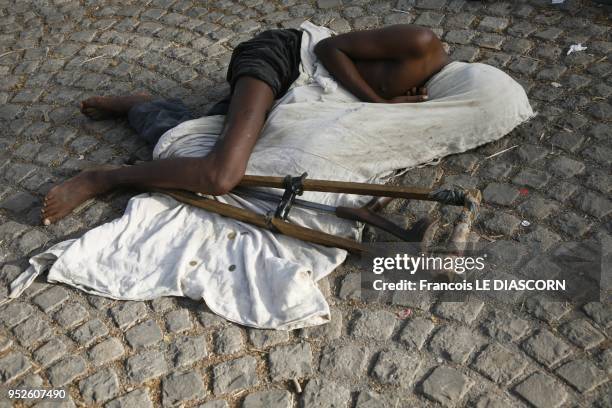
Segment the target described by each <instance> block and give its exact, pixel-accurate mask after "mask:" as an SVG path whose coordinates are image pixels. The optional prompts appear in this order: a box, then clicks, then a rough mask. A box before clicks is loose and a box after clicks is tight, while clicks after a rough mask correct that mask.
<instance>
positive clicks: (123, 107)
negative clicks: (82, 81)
mask: <svg viewBox="0 0 612 408" xmlns="http://www.w3.org/2000/svg"><path fill="white" fill-rule="evenodd" d="M152 99H153V97H152V96H151V95H149V94H147V93H139V94H134V95H127V96H92V97H91V98H88V99H85V100H84V101H83V102H81V113H82V114H83V115H85V116H87V117H88V118H90V119H93V120H104V119H110V118H115V117H121V116H126V115H127V114H128V112H129V111H130V109H131V108H132V107H133V106H136V105H138V104H141V103H143V102H148V101H150V100H152Z"/></svg>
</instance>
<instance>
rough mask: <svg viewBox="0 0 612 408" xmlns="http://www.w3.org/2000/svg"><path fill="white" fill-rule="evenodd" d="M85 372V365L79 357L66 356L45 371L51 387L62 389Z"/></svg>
mask: <svg viewBox="0 0 612 408" xmlns="http://www.w3.org/2000/svg"><path fill="white" fill-rule="evenodd" d="M86 372H87V364H86V363H85V360H84V359H83V357H81V356H79V355H68V356H67V357H65V358H64V359H62V360H60V361H58V362H57V363H55V364H54V365H52V366H51V367H50V368H48V369H47V377H48V378H49V382H50V383H51V385H52V386H53V387H62V386H64V385H66V384H68V383H70V382H72V380H74V379H75V378H77V377H79V376H81V375H83V374H85V373H86Z"/></svg>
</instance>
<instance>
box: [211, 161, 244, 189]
mask: <svg viewBox="0 0 612 408" xmlns="http://www.w3.org/2000/svg"><path fill="white" fill-rule="evenodd" d="M210 164H211V163H207V165H206V168H204V169H202V171H201V173H200V174H201V175H202V177H203V179H204V180H202V182H201V184H202V185H203V186H202V187H204V190H205V192H206V193H208V194H212V195H223V194H227V193H229V192H230V191H232V189H233V188H234V187H236V186H237V185H238V183H240V180H242V177H243V176H244V173H245V169H244V168H242V167H241V166H234V165H231V164H227V162H226V163H220V164H215V163H212V165H210Z"/></svg>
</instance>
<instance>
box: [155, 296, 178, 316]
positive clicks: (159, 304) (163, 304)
mask: <svg viewBox="0 0 612 408" xmlns="http://www.w3.org/2000/svg"><path fill="white" fill-rule="evenodd" d="M173 307H174V301H173V300H172V298H170V297H161V298H157V299H153V300H151V308H152V309H153V310H154V311H155V312H157V313H165V312H167V311H168V310H170V309H172V308H173Z"/></svg>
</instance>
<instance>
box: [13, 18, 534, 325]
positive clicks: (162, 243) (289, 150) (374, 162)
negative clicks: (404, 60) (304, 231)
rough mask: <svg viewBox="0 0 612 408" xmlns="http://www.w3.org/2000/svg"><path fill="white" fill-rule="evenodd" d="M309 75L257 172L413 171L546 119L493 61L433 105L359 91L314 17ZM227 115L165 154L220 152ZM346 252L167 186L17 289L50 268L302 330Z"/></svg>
mask: <svg viewBox="0 0 612 408" xmlns="http://www.w3.org/2000/svg"><path fill="white" fill-rule="evenodd" d="M302 29H303V30H304V35H303V37H302V49H301V58H302V64H301V70H300V71H301V75H300V77H299V78H298V80H297V81H296V82H295V84H294V85H293V86H292V88H291V89H290V91H289V92H288V93H287V94H286V95H285V96H284V97H283V98H282V99H281V100H279V101H278V102H277V103H276V105H275V107H274V109H273V110H272V111H271V113H270V115H269V117H268V119H267V121H266V123H265V126H264V129H263V131H262V133H261V136H260V139H259V140H258V142H257V144H256V146H255V149H254V151H253V154H252V155H251V158H250V160H249V163H248V169H247V174H258V175H276V176H284V175H287V174H291V175H300V174H301V173H303V172H308V174H309V177H311V178H318V179H332V180H350V181H359V182H382V181H384V179H385V178H386V177H387V176H389V175H390V174H391V173H392V172H393V171H394V170H397V169H401V168H411V167H414V166H417V165H419V164H422V163H425V162H429V161H431V160H433V159H436V158H440V157H443V156H446V155H449V154H454V153H460V152H464V151H466V150H469V149H472V148H474V147H477V146H479V145H482V144H485V143H488V142H491V141H494V140H496V139H499V138H501V137H502V136H504V135H505V134H507V133H508V132H510V131H511V130H512V129H513V128H514V127H515V126H517V125H518V124H520V123H522V122H523V121H525V120H527V119H529V118H530V117H532V116H533V115H534V113H533V111H532V109H531V107H530V105H529V101H528V99H527V96H526V94H525V92H524V90H523V89H522V88H521V86H520V85H519V84H518V83H517V82H515V81H514V80H513V79H512V78H510V77H509V76H508V75H506V74H505V73H503V72H502V71H500V70H498V69H496V68H494V67H491V66H488V65H484V64H468V63H463V62H452V63H450V64H449V65H447V66H446V67H444V68H443V69H442V71H440V72H439V73H438V74H436V75H435V76H433V77H432V78H431V79H430V80H429V81H428V83H427V84H426V86H427V89H428V92H429V101H427V102H422V103H414V104H372V103H364V102H360V101H358V100H357V99H356V98H355V97H354V96H353V95H351V94H350V93H349V92H348V91H346V90H345V89H344V88H342V87H341V86H339V85H338V84H337V83H336V82H334V80H333V79H332V78H331V77H330V76H329V74H328V72H327V71H326V70H325V68H324V67H323V66H322V65H321V64H320V63H319V62H318V61H317V59H316V57H315V55H314V53H313V48H314V45H315V44H316V43H317V42H318V41H320V40H321V39H323V38H325V37H328V36H329V35H331V34H332V33H331V31H329V30H328V29H326V28H323V27H318V26H315V25H313V24H311V23H308V22H306V23H304V24H303V25H302ZM223 120H224V117H223V116H210V117H203V118H199V119H195V120H190V121H188V122H184V123H182V124H180V125H179V126H177V127H175V128H173V129H171V130H169V131H168V132H166V133H165V134H164V135H163V136H162V138H161V139H160V141H159V143H158V144H157V146H156V147H155V150H154V158H155V159H161V158H167V157H187V156H192V157H194V156H195V157H200V156H204V155H206V153H207V152H208V151H210V149H211V148H212V146H213V145H214V143H215V141H216V139H217V138H218V137H219V134H220V133H221V129H222V125H223ZM301 198H304V199H306V200H311V201H317V202H320V203H324V204H329V205H333V206H337V205H353V206H356V205H361V204H363V203H365V202H366V201H367V200H368V199H369V197H358V196H351V195H342V194H331V193H317V192H306V193H305V194H304V196H303V197H301ZM216 199H218V200H221V201H224V202H227V203H230V204H233V205H238V206H240V207H243V208H248V209H251V210H254V211H257V212H259V213H266V212H268V211H270V210H273V209H274V206H275V205H274V204H272V203H268V202H264V201H260V200H256V199H248V200H247V199H243V198H241V197H238V196H236V195H233V194H228V195H226V196H221V197H217V198H216ZM289 219H290V221H291V222H294V223H297V224H300V225H304V226H307V227H310V228H316V229H320V230H323V231H325V232H328V233H332V234H336V235H341V236H345V237H349V238H353V239H359V238H360V236H361V229H360V226H359V225H358V224H357V223H353V222H348V221H345V220H341V219H338V218H336V217H334V216H332V215H326V214H319V213H316V212H313V211H310V210H305V209H301V208H296V207H294V208H293V209H292V210H291V213H290V218H289ZM345 257H346V252H345V251H344V250H341V249H336V248H327V247H323V246H320V245H314V244H310V243H307V242H303V241H300V240H297V239H294V238H290V237H287V236H283V235H279V234H276V233H272V232H270V231H266V230H262V229H259V228H256V227H253V226H251V225H248V224H245V223H242V222H238V221H235V220H233V219H230V218H225V217H222V216H219V215H216V214H212V213H209V212H206V211H203V210H201V209H198V208H194V207H191V206H188V205H184V204H180V203H178V202H176V201H175V200H173V199H171V198H169V197H167V196H163V195H158V194H141V195H138V196H136V197H134V198H132V199H131V200H130V202H129V203H128V206H127V209H126V211H125V214H124V215H123V216H122V217H121V218H118V219H116V220H114V221H111V222H109V223H106V224H104V225H101V226H99V227H97V228H95V229H93V230H91V231H89V232H87V233H86V234H85V235H83V236H82V237H81V238H79V239H73V240H69V241H65V242H62V243H59V244H57V245H55V246H53V247H51V248H49V249H48V250H47V251H45V252H43V253H42V254H39V255H37V256H35V257H33V258H32V259H31V260H30V263H31V267H30V268H29V269H28V270H26V271H25V272H24V273H23V274H22V275H20V276H19V277H18V278H17V279H16V280H15V281H14V282H13V283H12V286H11V293H10V298H14V297H17V296H19V294H20V293H21V292H22V291H23V290H24V289H25V288H27V287H28V286H29V284H30V283H31V282H32V281H33V279H34V278H35V277H36V276H37V275H39V274H40V273H42V272H44V271H45V270H46V269H48V267H49V265H50V264H53V265H52V267H51V268H50V270H49V274H48V277H47V279H48V281H49V282H63V283H66V284H68V285H71V286H74V287H77V288H79V289H82V290H84V291H86V292H88V293H92V294H96V295H101V296H106V297H110V298H114V299H124V300H147V299H153V298H157V297H160V296H187V297H190V298H192V299H203V300H204V301H205V302H206V304H207V305H208V306H209V307H210V309H211V310H212V311H214V312H215V313H217V314H219V315H221V316H223V317H225V318H227V319H228V320H231V321H234V322H236V323H240V324H243V325H247V326H252V327H259V328H276V329H295V328H299V327H305V326H312V325H317V324H322V323H325V322H327V321H328V320H329V316H330V312H329V306H328V304H327V302H326V300H325V298H324V296H323V295H322V293H321V291H320V290H319V288H318V287H317V284H316V282H317V281H318V280H319V279H321V278H323V277H325V276H326V275H328V274H329V273H330V272H332V271H333V270H334V268H336V267H337V266H338V265H340V264H341V263H342V262H343V261H344V259H345Z"/></svg>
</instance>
